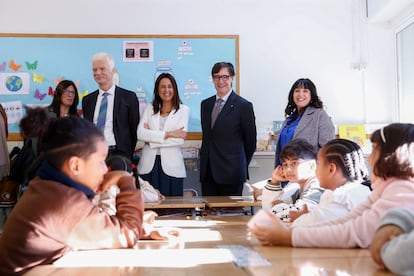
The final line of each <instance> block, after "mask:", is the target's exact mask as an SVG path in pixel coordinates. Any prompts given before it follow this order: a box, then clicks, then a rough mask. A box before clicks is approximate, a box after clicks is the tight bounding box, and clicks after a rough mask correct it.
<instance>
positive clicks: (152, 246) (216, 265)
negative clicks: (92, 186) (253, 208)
mask: <svg viewBox="0 0 414 276" xmlns="http://www.w3.org/2000/svg"><path fill="white" fill-rule="evenodd" d="M249 218H250V217H249V216H240V217H202V218H198V219H188V218H187V219H186V218H173V219H171V218H169V219H157V220H156V221H155V226H156V227H164V229H169V228H179V230H180V232H181V235H180V237H178V238H175V239H174V238H172V239H170V240H169V241H139V242H138V244H137V246H136V248H135V249H118V250H92V251H79V252H72V253H69V254H68V255H66V256H64V257H63V258H61V259H60V260H58V261H57V262H56V263H55V264H54V265H45V266H38V267H36V268H34V269H33V270H31V271H29V272H28V273H27V274H26V275H223V274H227V275H357V274H358V275H391V274H390V273H387V272H385V271H383V270H382V269H381V268H379V267H378V266H377V265H376V264H375V263H374V262H373V261H372V259H371V256H370V254H369V251H368V250H366V249H315V248H289V247H263V246H260V245H259V243H258V242H257V241H256V240H255V239H254V238H253V237H251V236H250V235H248V234H247V232H246V222H247V221H248V219H249ZM235 245H239V246H243V247H245V248H247V249H249V250H250V251H252V252H254V253H259V254H260V255H259V256H261V257H263V258H264V259H265V260H267V261H268V262H270V265H267V266H247V267H239V266H236V265H235V264H234V262H233V261H234V254H233V253H232V252H231V250H230V251H229V249H228V248H227V247H230V246H235ZM223 246H224V247H223Z"/></svg>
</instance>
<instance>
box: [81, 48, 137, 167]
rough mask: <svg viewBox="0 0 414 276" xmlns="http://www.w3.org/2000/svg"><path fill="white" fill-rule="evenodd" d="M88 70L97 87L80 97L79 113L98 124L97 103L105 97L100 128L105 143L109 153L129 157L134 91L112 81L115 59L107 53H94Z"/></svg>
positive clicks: (134, 128)
mask: <svg viewBox="0 0 414 276" xmlns="http://www.w3.org/2000/svg"><path fill="white" fill-rule="evenodd" d="M92 71H93V78H94V79H95V81H96V83H97V84H98V86H99V89H98V90H96V91H94V92H93V93H91V94H88V95H86V96H85V97H84V98H83V100H82V111H83V117H84V118H85V119H86V120H89V121H91V122H93V123H95V124H98V117H100V116H99V113H100V109H101V108H100V107H101V103H102V102H103V101H106V103H105V106H106V108H105V110H106V115H105V116H104V117H105V118H104V119H103V123H102V121H101V123H102V124H103V125H102V127H101V129H102V131H103V133H104V135H105V139H106V141H107V142H108V145H109V155H114V154H122V155H124V156H126V157H128V158H129V159H131V158H132V154H133V152H134V150H135V146H136V143H137V127H138V123H139V102H138V98H137V96H136V94H135V93H134V92H132V91H128V90H125V89H123V88H120V87H118V86H116V85H115V84H114V81H113V79H114V74H115V62H114V59H113V57H112V56H111V55H110V54H107V53H98V54H95V55H94V56H93V57H92ZM104 94H105V96H104ZM104 97H106V99H105V100H104ZM98 125H99V124H98Z"/></svg>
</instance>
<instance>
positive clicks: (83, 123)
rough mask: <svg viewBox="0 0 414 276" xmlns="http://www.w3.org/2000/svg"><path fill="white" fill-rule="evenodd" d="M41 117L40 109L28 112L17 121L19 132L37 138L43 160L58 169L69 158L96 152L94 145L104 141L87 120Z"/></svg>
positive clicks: (97, 130) (41, 111) (96, 129)
mask: <svg viewBox="0 0 414 276" xmlns="http://www.w3.org/2000/svg"><path fill="white" fill-rule="evenodd" d="M44 114H45V113H44V109H42V108H35V109H31V110H29V112H27V113H26V115H25V117H24V118H23V119H22V120H21V121H20V130H21V133H22V135H23V136H24V137H25V136H28V137H38V138H39V140H40V141H41V144H40V148H39V149H40V152H41V153H42V155H43V158H44V160H46V161H47V162H48V163H49V164H50V165H52V166H54V167H55V168H57V169H60V168H62V165H63V163H64V162H65V160H67V159H68V158H69V157H71V156H79V157H87V156H89V155H90V154H91V153H94V152H96V150H97V148H96V142H97V141H98V140H103V141H105V137H104V136H103V134H102V132H101V131H100V130H99V129H98V128H97V127H96V126H95V125H94V124H93V123H91V122H89V121H87V120H84V119H82V118H80V117H72V116H69V117H61V118H58V119H53V118H50V117H49V116H46V117H44ZM34 130H35V131H34Z"/></svg>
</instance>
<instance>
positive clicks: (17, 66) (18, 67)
mask: <svg viewBox="0 0 414 276" xmlns="http://www.w3.org/2000/svg"><path fill="white" fill-rule="evenodd" d="M9 67H10V69H12V70H13V71H14V72H16V71H19V69H20V68H21V67H22V65H21V64H16V63H14V59H12V60H10V63H9Z"/></svg>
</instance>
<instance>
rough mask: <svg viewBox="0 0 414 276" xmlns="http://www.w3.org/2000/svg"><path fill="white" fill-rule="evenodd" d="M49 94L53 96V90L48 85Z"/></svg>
mask: <svg viewBox="0 0 414 276" xmlns="http://www.w3.org/2000/svg"><path fill="white" fill-rule="evenodd" d="M48 94H49V95H50V96H52V97H53V96H55V91H53V88H52V87H51V86H49V93H48Z"/></svg>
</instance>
